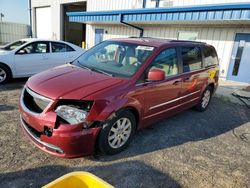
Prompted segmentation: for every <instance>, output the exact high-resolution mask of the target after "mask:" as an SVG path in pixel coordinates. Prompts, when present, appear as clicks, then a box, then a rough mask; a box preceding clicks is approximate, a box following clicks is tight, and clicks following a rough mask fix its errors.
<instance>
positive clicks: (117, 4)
mask: <svg viewBox="0 0 250 188" xmlns="http://www.w3.org/2000/svg"><path fill="white" fill-rule="evenodd" d="M32 7H33V15H34V16H33V20H34V24H33V25H34V28H33V29H34V30H35V33H36V34H38V37H39V32H40V33H46V32H43V30H44V28H47V29H48V28H49V29H48V30H47V33H48V34H47V35H46V36H43V37H50V38H56V39H62V40H68V41H70V42H74V43H76V44H79V45H81V44H82V42H83V45H85V46H86V48H90V47H92V46H93V45H95V44H97V43H99V42H100V41H102V40H106V39H109V38H117V37H129V36H139V35H140V34H141V35H142V34H143V36H147V37H162V38H170V39H184V40H197V41H203V42H207V43H209V44H212V45H213V46H214V47H215V48H216V49H217V52H218V55H219V58H220V65H221V78H222V79H230V80H234V81H240V82H248V83H250V74H249V70H250V62H249V61H248V54H250V48H249V47H250V2H249V1H246V0H238V1H236V0H221V1H215V0H87V1H79V0H75V1H73V0H54V1H52V0H46V1H41V0H33V1H32ZM45 8H47V10H46V11H47V13H46V11H44V10H45ZM41 12H44V13H41ZM48 12H49V13H48ZM45 18H46V19H45ZM39 20H40V21H39ZM36 22H37V23H36ZM42 22H44V23H43V25H42V26H41V23H42ZM39 23H40V24H39ZM46 26H47V27H46ZM133 26H135V27H133ZM39 27H40V28H42V29H40V28H39ZM77 35H79V36H78V37H77ZM72 36H74V37H75V38H74V37H72Z"/></svg>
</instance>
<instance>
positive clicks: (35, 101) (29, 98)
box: [21, 87, 52, 114]
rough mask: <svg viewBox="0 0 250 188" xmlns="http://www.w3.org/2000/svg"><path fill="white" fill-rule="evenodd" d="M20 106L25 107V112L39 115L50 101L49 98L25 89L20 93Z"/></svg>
mask: <svg viewBox="0 0 250 188" xmlns="http://www.w3.org/2000/svg"><path fill="white" fill-rule="evenodd" d="M21 101H22V106H23V107H25V109H26V110H28V111H30V112H32V113H35V114H40V113H42V112H43V111H44V110H45V108H46V107H47V106H48V105H49V104H50V102H51V101H52V100H51V99H49V98H46V97H44V96H41V95H39V94H37V93H35V92H34V91H32V90H30V89H29V88H27V87H25V88H24V90H23V93H22V99H21Z"/></svg>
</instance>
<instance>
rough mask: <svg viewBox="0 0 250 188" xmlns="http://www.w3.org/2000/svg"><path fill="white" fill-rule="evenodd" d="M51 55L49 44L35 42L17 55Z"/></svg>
mask: <svg viewBox="0 0 250 188" xmlns="http://www.w3.org/2000/svg"><path fill="white" fill-rule="evenodd" d="M35 53H49V45H48V43H47V42H33V43H31V44H28V45H27V46H25V47H23V48H22V49H20V50H19V51H18V52H17V54H35Z"/></svg>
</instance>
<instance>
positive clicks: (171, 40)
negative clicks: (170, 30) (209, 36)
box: [129, 36, 206, 44]
mask: <svg viewBox="0 0 250 188" xmlns="http://www.w3.org/2000/svg"><path fill="white" fill-rule="evenodd" d="M129 38H142V39H144V38H145V39H147V38H148V39H159V40H168V41H169V42H191V43H199V44H206V43H205V42H201V41H192V40H173V39H166V38H158V37H136V36H131V37H129Z"/></svg>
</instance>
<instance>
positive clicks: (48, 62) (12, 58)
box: [0, 38, 84, 84]
mask: <svg viewBox="0 0 250 188" xmlns="http://www.w3.org/2000/svg"><path fill="white" fill-rule="evenodd" d="M82 53H84V50H83V49H82V48H80V47H78V46H76V45H74V44H71V43H68V42H64V41H53V40H41V39H35V38H29V39H22V40H19V41H15V42H13V43H10V44H7V45H6V46H3V47H1V48H0V84H3V83H6V82H8V80H10V79H11V78H20V77H29V76H31V75H33V74H36V73H39V72H41V71H44V70H47V69H50V68H52V67H55V66H58V65H62V64H65V63H69V62H71V61H73V60H74V59H76V58H77V57H79V56H80V55H81V54H82Z"/></svg>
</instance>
